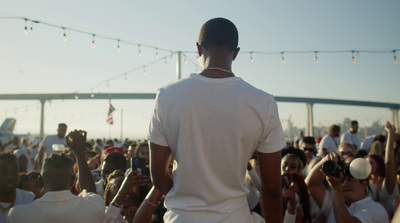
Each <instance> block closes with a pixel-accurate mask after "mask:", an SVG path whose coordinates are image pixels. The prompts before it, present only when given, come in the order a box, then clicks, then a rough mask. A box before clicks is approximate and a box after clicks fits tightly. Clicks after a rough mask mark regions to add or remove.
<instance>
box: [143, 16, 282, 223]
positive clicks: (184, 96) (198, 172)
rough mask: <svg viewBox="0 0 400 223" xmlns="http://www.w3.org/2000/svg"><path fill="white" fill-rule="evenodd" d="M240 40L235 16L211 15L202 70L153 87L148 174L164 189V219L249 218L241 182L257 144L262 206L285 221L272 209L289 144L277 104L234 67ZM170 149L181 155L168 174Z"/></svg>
mask: <svg viewBox="0 0 400 223" xmlns="http://www.w3.org/2000/svg"><path fill="white" fill-rule="evenodd" d="M237 41H238V34H237V29H236V27H235V25H234V24H233V23H232V22H230V21H229V20H227V19H223V18H216V19H211V20H209V21H208V22H206V23H205V24H204V25H203V27H202V29H201V32H200V37H199V42H198V43H197V50H198V53H199V56H200V60H201V61H202V63H203V66H202V67H203V71H202V72H201V73H200V74H191V75H190V77H188V78H185V79H183V80H180V81H177V82H175V83H172V84H168V85H166V86H164V87H162V88H160V89H159V90H158V93H157V96H156V101H155V107H154V113H153V117H152V119H151V123H150V128H149V134H148V138H147V139H148V140H149V141H150V154H151V157H150V170H151V177H152V181H153V183H154V185H155V186H156V188H158V189H160V191H161V193H163V194H166V198H165V206H166V208H167V212H166V213H165V215H164V221H165V222H166V223H170V222H175V223H177V222H191V223H197V222H229V223H236V222H240V223H243V222H252V218H251V215H250V211H249V206H248V205H247V201H246V194H247V193H248V191H247V190H246V189H245V188H244V186H243V185H244V180H245V174H246V167H247V164H248V162H249V160H250V158H251V157H252V155H253V154H254V152H255V151H258V157H259V163H260V170H261V173H260V177H261V181H262V184H263V186H262V191H261V193H262V198H263V205H264V209H265V210H266V211H265V212H264V214H265V215H266V218H267V219H268V220H269V221H271V222H280V221H282V218H283V216H282V215H277V214H276V213H282V198H281V187H280V184H281V183H280V159H279V157H280V150H281V149H282V148H283V147H284V146H285V145H286V144H285V138H284V134H283V130H282V126H281V123H280V120H279V115H278V109H277V104H276V101H275V99H274V97H273V96H271V95H270V94H268V93H266V92H263V91H261V90H259V89H256V88H255V87H253V86H251V85H250V84H248V83H246V82H245V81H243V80H242V79H241V78H239V77H235V75H234V74H233V72H232V71H231V64H232V60H234V59H235V58H236V56H237V53H238V52H239V48H237V43H238V42H237ZM171 154H172V155H173V157H174V159H175V160H176V162H177V163H178V168H177V169H176V171H175V172H174V174H173V179H171V177H170V176H169V174H168V172H167V171H166V167H167V166H168V165H167V164H168V163H169V158H170V155H171Z"/></svg>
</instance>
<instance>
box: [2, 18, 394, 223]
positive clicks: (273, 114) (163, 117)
mask: <svg viewBox="0 0 400 223" xmlns="http://www.w3.org/2000/svg"><path fill="white" fill-rule="evenodd" d="M238 38H239V37H238V31H237V29H236V26H235V25H234V24H233V23H232V22H231V21H229V20H227V19H224V18H215V19H211V20H209V21H207V22H206V23H205V24H204V25H203V27H202V28H201V31H200V35H199V40H198V42H197V50H198V54H199V61H200V62H201V63H202V72H201V73H200V74H191V75H190V77H188V78H185V79H183V80H180V81H177V82H175V83H172V84H168V85H166V86H164V87H162V88H160V89H159V90H158V92H157V96H156V100H155V106H154V112H153V115H152V118H151V120H150V125H149V133H148V136H147V140H148V141H146V140H143V141H133V140H129V139H126V140H124V141H123V142H119V141H118V140H117V139H115V140H102V139H96V140H88V139H87V133H86V132H85V131H83V130H74V131H72V132H70V133H69V134H68V135H67V134H66V133H67V125H66V124H64V123H61V124H59V126H58V130H57V134H56V135H48V136H46V137H45V138H44V139H43V140H33V141H29V139H18V138H13V139H12V140H10V142H7V143H6V144H5V145H0V148H1V150H2V151H1V152H0V208H1V212H0V223H5V222H9V223H23V222H44V223H50V222H59V223H64V222H88V223H92V222H93V223H95V222H96V223H102V222H104V223H126V222H133V223H149V222H166V223H188V222H190V223H200V222H206V223H214V222H221V223H252V222H254V223H262V222H274V223H275V222H277V223H280V222H284V223H294V222H296V223H300V222H302V223H303V222H305V223H311V222H328V223H333V222H340V223H343V222H344V223H350V222H351V223H353V222H365V223H367V222H368V223H375V222H376V223H377V222H382V223H389V222H393V223H397V222H400V208H399V207H398V206H399V203H400V194H399V189H398V188H399V186H400V185H399V184H400V151H399V148H400V135H399V134H398V133H396V129H395V128H394V126H393V125H392V124H391V123H389V122H387V123H386V126H385V130H386V132H385V133H382V135H376V136H370V137H366V138H365V139H362V138H361V137H360V134H359V133H358V122H357V121H355V120H354V121H351V125H350V130H349V131H346V132H341V129H340V126H338V125H332V126H331V128H330V130H329V133H328V134H327V135H325V136H322V137H318V138H314V137H313V136H304V134H301V135H300V136H299V137H298V138H297V139H296V140H295V141H294V142H293V143H291V142H287V143H286V144H285V136H284V133H283V130H282V125H281V123H280V120H279V115H278V114H279V113H278V108H277V103H276V101H275V99H274V97H273V96H272V95H270V94H268V93H266V92H263V91H261V90H259V89H256V88H255V87H253V86H251V85H250V84H248V83H246V82H245V81H243V80H242V79H241V78H238V77H236V76H235V75H234V73H233V72H232V69H231V64H232V61H234V60H235V59H236V56H237V55H238V53H239V50H240V48H239V47H238Z"/></svg>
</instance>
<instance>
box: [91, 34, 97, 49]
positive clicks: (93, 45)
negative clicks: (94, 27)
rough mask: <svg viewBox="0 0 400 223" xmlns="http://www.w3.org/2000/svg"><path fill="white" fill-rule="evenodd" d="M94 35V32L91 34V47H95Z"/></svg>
mask: <svg viewBox="0 0 400 223" xmlns="http://www.w3.org/2000/svg"><path fill="white" fill-rule="evenodd" d="M94 36H96V35H95V34H92V48H95V47H96V45H95V44H94Z"/></svg>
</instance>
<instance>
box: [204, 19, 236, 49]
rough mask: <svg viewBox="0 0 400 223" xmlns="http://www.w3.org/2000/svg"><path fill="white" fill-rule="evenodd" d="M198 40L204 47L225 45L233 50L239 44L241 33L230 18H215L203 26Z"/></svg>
mask: <svg viewBox="0 0 400 223" xmlns="http://www.w3.org/2000/svg"><path fill="white" fill-rule="evenodd" d="M198 42H199V44H200V45H201V46H203V47H204V48H207V47H212V46H214V47H223V46H225V47H228V48H229V50H230V51H233V50H235V49H236V48H237V46H238V42H239V33H238V30H237V29H236V26H235V25H234V24H233V23H232V22H231V21H229V20H228V19H225V18H214V19H210V20H208V21H207V22H206V23H204V25H203V26H202V27H201V30H200V35H199V41H198Z"/></svg>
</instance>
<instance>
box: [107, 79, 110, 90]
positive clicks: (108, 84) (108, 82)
mask: <svg viewBox="0 0 400 223" xmlns="http://www.w3.org/2000/svg"><path fill="white" fill-rule="evenodd" d="M107 88H110V80H107Z"/></svg>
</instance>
